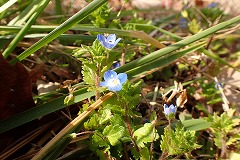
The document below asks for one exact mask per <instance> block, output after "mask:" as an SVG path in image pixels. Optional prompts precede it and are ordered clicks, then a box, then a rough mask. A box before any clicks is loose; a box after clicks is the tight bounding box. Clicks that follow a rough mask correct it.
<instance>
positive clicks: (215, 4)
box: [208, 2, 218, 8]
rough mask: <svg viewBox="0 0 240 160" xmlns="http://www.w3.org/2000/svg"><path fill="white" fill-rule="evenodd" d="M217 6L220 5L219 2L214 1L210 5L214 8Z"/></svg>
mask: <svg viewBox="0 0 240 160" xmlns="http://www.w3.org/2000/svg"><path fill="white" fill-rule="evenodd" d="M217 6H218V3H216V2H212V3H210V4H209V5H208V8H214V7H217Z"/></svg>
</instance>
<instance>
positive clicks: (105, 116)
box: [99, 109, 112, 124]
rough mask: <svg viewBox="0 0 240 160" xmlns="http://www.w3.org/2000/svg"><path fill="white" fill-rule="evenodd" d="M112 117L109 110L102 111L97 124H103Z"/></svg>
mask: <svg viewBox="0 0 240 160" xmlns="http://www.w3.org/2000/svg"><path fill="white" fill-rule="evenodd" d="M111 117H112V112H111V110H110V109H104V110H103V111H102V112H100V118H99V124H104V123H106V122H108V121H109V120H110V118H111Z"/></svg>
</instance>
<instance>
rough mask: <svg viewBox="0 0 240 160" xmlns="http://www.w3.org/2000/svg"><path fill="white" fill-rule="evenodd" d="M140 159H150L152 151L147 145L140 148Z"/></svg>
mask: <svg viewBox="0 0 240 160" xmlns="http://www.w3.org/2000/svg"><path fill="white" fill-rule="evenodd" d="M140 155H141V157H140V160H150V153H149V150H148V148H147V147H144V148H143V149H141V150H140Z"/></svg>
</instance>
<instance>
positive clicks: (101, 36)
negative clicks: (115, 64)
mask: <svg viewBox="0 0 240 160" xmlns="http://www.w3.org/2000/svg"><path fill="white" fill-rule="evenodd" d="M97 39H98V40H99V42H101V44H103V43H105V42H106V38H105V37H104V36H103V35H102V34H98V35H97Z"/></svg>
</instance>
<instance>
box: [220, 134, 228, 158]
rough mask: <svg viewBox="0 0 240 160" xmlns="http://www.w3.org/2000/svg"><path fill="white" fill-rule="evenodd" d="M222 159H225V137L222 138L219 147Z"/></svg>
mask: <svg viewBox="0 0 240 160" xmlns="http://www.w3.org/2000/svg"><path fill="white" fill-rule="evenodd" d="M220 157H221V158H222V159H225V158H227V145H226V135H224V137H223V138H222V147H221V155H220Z"/></svg>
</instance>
